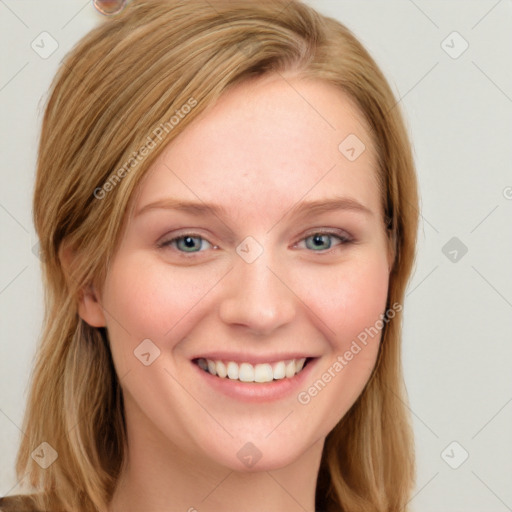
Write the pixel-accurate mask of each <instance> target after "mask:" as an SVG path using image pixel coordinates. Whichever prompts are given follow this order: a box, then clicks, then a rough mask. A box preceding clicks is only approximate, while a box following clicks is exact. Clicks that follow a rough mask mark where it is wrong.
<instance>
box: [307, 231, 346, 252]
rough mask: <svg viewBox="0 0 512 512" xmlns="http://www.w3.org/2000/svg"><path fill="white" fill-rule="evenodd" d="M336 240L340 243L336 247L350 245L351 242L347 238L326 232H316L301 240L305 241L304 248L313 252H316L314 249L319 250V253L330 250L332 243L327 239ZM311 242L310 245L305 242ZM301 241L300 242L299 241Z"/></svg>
mask: <svg viewBox="0 0 512 512" xmlns="http://www.w3.org/2000/svg"><path fill="white" fill-rule="evenodd" d="M332 238H337V239H338V240H339V241H340V243H339V244H337V245H343V244H347V243H350V242H351V240H350V239H349V238H348V237H345V236H338V235H335V234H334V233H327V232H318V233H313V234H312V235H309V236H307V237H306V238H303V240H305V241H306V247H307V248H308V249H313V250H314V251H313V252H318V251H316V250H315V249H319V250H320V251H325V250H328V249H330V248H331V246H332V243H331V241H330V240H329V239H332ZM308 240H311V242H312V243H311V244H308V243H307V241H308ZM301 241H302V240H301Z"/></svg>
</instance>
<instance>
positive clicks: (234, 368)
mask: <svg viewBox="0 0 512 512" xmlns="http://www.w3.org/2000/svg"><path fill="white" fill-rule="evenodd" d="M305 362H306V358H305V357H303V358H301V359H291V360H287V361H278V362H277V363H272V364H270V363H263V364H256V365H252V364H250V363H241V364H240V365H239V364H237V363H235V362H234V361H229V362H227V363H226V362H224V361H212V360H211V359H204V358H201V359H198V360H197V364H198V365H199V367H200V368H202V369H203V370H205V371H207V372H208V373H211V374H212V375H217V376H218V377H220V378H222V379H224V378H226V377H227V378H228V379H230V380H240V381H242V382H272V380H279V379H285V378H288V379H290V378H292V377H293V376H294V375H296V374H297V373H299V372H300V371H301V370H302V369H303V368H304V363H305Z"/></svg>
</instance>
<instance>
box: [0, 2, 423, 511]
mask: <svg viewBox="0 0 512 512" xmlns="http://www.w3.org/2000/svg"><path fill="white" fill-rule="evenodd" d="M417 207H418V198H417V190H416V177H415V172H414V165H413V159H412V155H411V148H410V143H409V140H408V137H407V133H406V130H405V128H404V123H403V120H402V118H401V115H400V112H399V109H398V107H397V106H396V100H395V99H394V97H393V94H392V92H391V90H390V88H389V86H388V84H387V82H386V80H385V78H384V76H383V74H382V73H381V72H380V70H379V68H378V67H377V65H376V64H375V62H374V61H373V60H372V58H371V57H370V56H369V55H368V53H367V52H366V51H365V50H364V48H363V47H362V46H361V44H360V43H359V42H358V41H357V40H356V39H355V38H354V36H353V35H352V34H351V33H350V32H349V31H348V30H347V29H346V28H345V27H344V26H342V25H341V24H340V23H339V22H337V21H335V20H333V19H330V18H327V17H325V16H321V15H320V14H318V13H317V12H315V11H314V10H313V9H312V8H310V7H308V6H306V5H305V4H303V3H301V2H299V1H293V2H288V1H285V0H279V1H276V0H274V1H271V2H270V1H269V2H258V3H252V2H247V1H242V0H235V1H233V0H215V1H210V2H205V1H204V0H187V2H179V1H177V0H133V1H132V2H131V3H130V4H129V5H128V7H127V8H126V9H125V10H124V11H123V12H122V13H121V14H120V15H118V16H116V17H114V18H112V19H110V20H108V21H107V22H106V23H104V24H103V25H101V26H100V27H98V28H96V29H94V30H93V31H91V32H90V33H89V34H88V35H87V36H86V37H85V38H83V40H82V41H80V43H79V44H78V45H77V46H76V48H74V50H73V51H72V52H71V53H70V54H69V55H68V57H67V58H66V59H65V60H64V62H63V64H62V66H61V68H60V70H59V72H58V74H57V76H56V78H55V81H54V84H53V85H52V92H51V96H50V99H49V102H48V105H47V108H46V112H45V117H44V121H43V128H42V135H41V141H40V149H39V160H38V172H37V178H36V187H35V196H34V220H35V226H36V229H37V232H38V236H39V239H40V244H41V250H42V253H43V271H44V278H45V290H46V308H47V309H46V319H45V326H44V331H43V336H42V342H41V346H40V348H39V351H38V356H37V361H36V366H35V371H34V374H33V380H32V384H31V393H30V397H29V402H28V407H27V410H26V417H25V423H24V431H25V433H26V436H25V437H24V438H23V440H22V444H21V447H20V450H19V455H18V463H17V471H18V474H19V476H20V478H21V477H22V476H23V475H25V474H28V475H29V477H30V478H29V480H30V482H29V483H30V488H29V489H28V492H29V493H30V495H31V497H28V496H21V495H20V496H15V497H10V498H4V499H3V500H0V509H1V510H4V511H5V510H48V511H50V510H51V511H57V510H59V511H60V510H65V511H78V510H80V511H91V512H92V511H108V512H117V511H124V512H130V511H135V510H137V511H138V510H144V511H148V512H150V511H161V510H166V511H167V510H169V511H171V510H172V511H174V510H188V511H194V510H200V511H215V510H230V509H232V508H234V506H233V503H235V504H236V505H235V506H236V507H237V509H238V508H240V507H242V508H243V509H244V510H246V511H252V510H266V511H267V512H268V511H277V510H287V511H294V510H322V511H329V512H331V511H350V512H355V511H365V512H368V511H379V512H381V511H396V510H406V504H407V502H408V500H409V499H410V492H411V489H412V487H413V484H414V457H413V444H412V435H411V428H410V425H409V418H408V416H407V411H406V409H405V405H404V403H405V402H406V398H405V391H404V389H403V385H402V370H401V360H400V340H401V330H400V323H401V311H402V303H403V299H404V290H405V287H406V284H407V281H408V278H409V275H410V272H411V269H412V265H413V260H414V252H415V243H416V229H417V221H418V218H417V215H418V213H417V212H418V209H417Z"/></svg>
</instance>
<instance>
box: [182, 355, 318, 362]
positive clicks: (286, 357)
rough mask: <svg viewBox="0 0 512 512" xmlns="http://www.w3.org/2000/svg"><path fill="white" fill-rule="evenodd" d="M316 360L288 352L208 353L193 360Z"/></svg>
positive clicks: (310, 356) (308, 356)
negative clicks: (264, 353)
mask: <svg viewBox="0 0 512 512" xmlns="http://www.w3.org/2000/svg"><path fill="white" fill-rule="evenodd" d="M303 357H304V358H306V359H314V358H315V357H317V356H312V355H311V354H306V353H304V352H286V353H280V354H275V353H274V354H266V355H263V354H243V353H240V352H236V353H235V352H207V353H203V354H199V355H197V356H195V357H193V358H192V360H193V361H194V360H197V359H210V360H211V361H226V362H229V361H233V362H235V363H249V364H253V365H254V364H262V363H277V362H278V361H290V360H291V359H302V358H303Z"/></svg>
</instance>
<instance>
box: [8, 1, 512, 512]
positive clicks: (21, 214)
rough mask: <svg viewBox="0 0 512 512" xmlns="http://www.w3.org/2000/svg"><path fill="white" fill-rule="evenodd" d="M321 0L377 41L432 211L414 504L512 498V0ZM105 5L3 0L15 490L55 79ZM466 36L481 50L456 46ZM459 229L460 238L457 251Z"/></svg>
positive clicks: (415, 319) (11, 483) (414, 331)
mask: <svg viewBox="0 0 512 512" xmlns="http://www.w3.org/2000/svg"><path fill="white" fill-rule="evenodd" d="M308 3H310V4H311V5H313V6H314V7H316V8H318V9H319V10H320V11H322V12H323V13H325V14H328V15H330V16H333V17H336V18H338V19H339V20H340V21H342V22H343V23H345V24H346V25H347V26H348V27H349V28H350V29H352V30H353V31H354V33H355V34H356V36H358V38H359V39H360V40H361V42H362V43H363V44H364V45H365V46H366V48H368V50H369V51H370V53H371V54H372V55H373V56H374V58H375V59H376V60H377V62H378V63H379V65H380V66H381V68H382V69H383V71H384V73H385V74H386V76H387V77H388V79H389V81H390V83H391V85H392V88H393V90H394V91H395V93H396V95H397V98H400V105H401V106H402V108H403V109H404V113H405V116H406V119H407V124H408V127H409V129H410V133H411V136H412V140H413V144H414V150H415V156H416V162H417V169H418V177H419V183H420V192H421V218H422V222H421V226H420V232H419V247H418V258H417V263H416V267H415V271H414V275H413V277H412V280H411V283H410V285H409V288H408V291H407V298H406V302H405V325H404V365H405V377H406V384H407V388H408V391H409V398H410V407H411V412H412V415H413V420H414V429H415V435H416V451H417V463H418V479H417V485H416V490H415V496H414V498H413V500H412V508H413V510H415V511H417V512H430V511H432V512H440V511H453V512H455V511H464V512H471V511H484V510H485V511H486V512H502V511H506V510H512V486H511V485H510V483H511V482H512V456H511V455H512V439H511V433H512V378H511V371H510V368H511V363H512V343H511V342H512V339H511V334H510V333H511V331H512V272H511V262H512V237H511V234H512V230H511V220H512V170H511V163H512V155H511V146H512V144H511V134H512V67H511V63H512V44H511V43H512V41H511V39H512V37H511V34H512V2H511V1H507V0H501V1H496V0H492V1H486V0H479V1H462V0H450V1H446V0H445V1H428V2H427V1H425V0H424V1H420V0H415V1H414V2H413V1H412V0H400V1H398V0H397V1H368V0H366V1H365V0H358V1H346V0H309V2H308ZM101 18H102V17H101V15H99V14H98V13H96V12H95V10H94V9H93V7H92V5H91V3H90V2H89V1H87V2H86V1H84V0H66V1H64V0H61V1H56V0H44V1H42V0H18V1H16V0H0V52H1V53H0V58H1V61H0V73H1V75H0V109H1V118H0V123H1V140H0V155H1V157H2V159H1V167H0V168H1V173H2V174H1V178H2V179H1V187H0V226H1V231H0V233H1V245H2V251H1V260H0V311H1V321H2V324H1V345H0V375H1V380H0V382H1V390H0V496H1V495H4V494H7V493H10V492H11V491H13V490H14V491H16V487H15V486H16V478H15V475H14V469H13V467H14V460H15V454H16V449H17V445H18V442H19V436H20V435H23V434H22V433H21V431H20V425H21V422H22V413H23V408H24V404H25V399H26V388H27V381H28V378H29V374H30V370H31V364H32V360H33V355H34V349H35V345H36V341H37V338H38V335H39V329H40V323H41V320H42V287H41V283H40V271H39V260H38V258H37V257H36V255H35V254H34V251H33V246H34V244H35V243H36V241H37V240H36V236H35V233H34V228H33V226H32V221H31V199H32V190H33V181H34V172H35V162H36V150H37V141H38V134H39V127H40V123H41V118H42V111H43V107H44V103H45V99H46V91H47V89H48V86H49V84H50V81H51V79H52V77H53V75H54V73H55V72H56V69H57V66H58V64H59V62H60V60H61V59H62V58H63V56H64V55H65V53H66V52H67V51H68V50H69V49H70V48H71V47H72V45H74V44H75V42H76V41H77V40H78V39H79V38H80V37H81V36H82V35H84V34H85V33H86V32H87V31H88V30H89V29H91V28H92V27H94V26H95V25H96V24H97V23H99V22H100V21H101ZM44 31H46V32H48V33H49V34H51V36H52V37H53V38H54V39H55V40H56V41H57V43H58V49H57V50H56V51H55V52H54V53H53V54H52V55H51V56H49V57H48V58H42V57H40V56H39V55H38V54H37V53H36V52H35V51H34V50H33V49H32V48H31V43H32V42H33V41H35V43H34V44H36V43H37V44H39V46H40V47H41V46H42V43H41V37H47V36H40V34H41V33H42V32H44ZM454 31H457V32H458V33H459V34H460V36H461V37H462V38H463V39H461V38H460V37H459V36H457V35H450V34H452V32H454ZM464 40H465V41H467V43H468V44H469V47H468V49H467V50H466V51H465V52H464V53H462V54H461V55H460V56H458V57H457V58H453V57H454V56H456V55H457V54H458V53H459V52H460V51H461V50H462V49H463V45H464ZM443 41H445V42H444V43H443ZM45 48H46V49H47V50H48V48H49V46H48V44H45ZM40 51H43V50H42V48H41V50H40ZM447 52H448V53H447ZM449 53H451V54H452V56H450V55H449ZM453 237H457V239H458V240H456V241H455V244H458V246H457V245H455V246H453V247H452V246H450V245H448V246H447V247H446V248H445V252H446V253H447V255H445V254H444V253H443V247H445V244H447V243H448V242H449V240H450V239H452V238H453ZM452 243H453V242H452ZM461 243H463V244H464V245H465V246H466V247H467V249H468V251H467V253H466V254H464V255H462V251H461V250H460V247H461V245H460V244H461ZM453 250H455V251H456V252H453ZM450 251H452V252H451V253H450ZM453 259H455V260H456V261H452V260H453ZM453 441H455V442H456V443H457V444H451V443H452V442H453ZM447 447H448V448H447ZM466 452H467V453H468V454H469V457H468V458H467V460H465V462H463V463H462V464H461V465H460V466H459V467H458V468H457V469H453V468H452V467H451V466H457V465H458V464H460V463H461V461H462V460H463V458H464V456H465V453H466Z"/></svg>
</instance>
